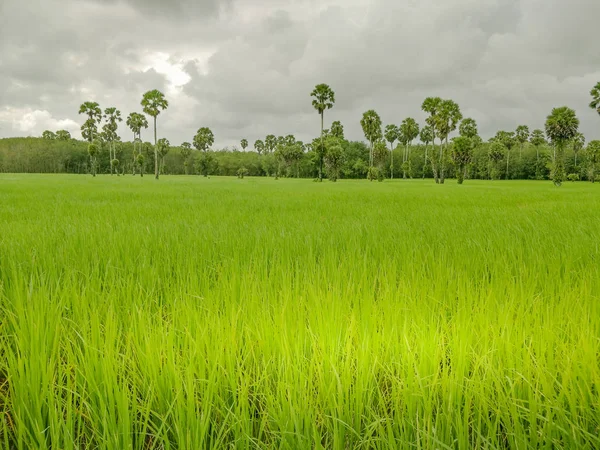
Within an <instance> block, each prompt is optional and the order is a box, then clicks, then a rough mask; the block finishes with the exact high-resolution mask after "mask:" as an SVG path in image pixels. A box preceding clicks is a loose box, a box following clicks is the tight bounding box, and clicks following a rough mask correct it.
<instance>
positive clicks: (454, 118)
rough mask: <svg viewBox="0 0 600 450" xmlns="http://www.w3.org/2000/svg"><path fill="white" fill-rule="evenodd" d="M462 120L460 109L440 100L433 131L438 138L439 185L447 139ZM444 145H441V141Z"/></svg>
mask: <svg viewBox="0 0 600 450" xmlns="http://www.w3.org/2000/svg"><path fill="white" fill-rule="evenodd" d="M461 120H462V113H461V112H460V107H459V106H458V104H457V103H456V102H454V101H453V100H442V102H441V103H440V105H439V110H438V114H437V117H436V120H435V129H436V132H437V135H438V136H439V138H440V141H441V143H442V145H440V154H439V163H438V164H439V183H440V184H444V179H445V169H446V152H447V149H448V138H449V136H450V134H451V133H452V132H453V131H454V130H456V127H457V126H458V123H459V122H460V121H461ZM444 140H445V141H446V145H445V146H444V145H443V141H444Z"/></svg>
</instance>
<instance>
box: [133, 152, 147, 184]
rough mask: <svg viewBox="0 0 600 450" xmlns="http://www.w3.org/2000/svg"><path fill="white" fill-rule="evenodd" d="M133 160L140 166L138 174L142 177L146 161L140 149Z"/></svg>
mask: <svg viewBox="0 0 600 450" xmlns="http://www.w3.org/2000/svg"><path fill="white" fill-rule="evenodd" d="M135 162H136V164H137V165H138V167H139V168H140V176H141V177H142V178H144V163H145V162H146V157H145V156H144V154H143V153H142V152H141V151H140V153H138V154H137V156H136V157H135Z"/></svg>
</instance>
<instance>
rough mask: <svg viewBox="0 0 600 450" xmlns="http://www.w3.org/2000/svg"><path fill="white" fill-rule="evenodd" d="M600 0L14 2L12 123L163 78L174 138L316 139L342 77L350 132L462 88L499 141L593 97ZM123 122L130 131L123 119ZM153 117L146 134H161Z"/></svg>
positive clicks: (125, 100) (6, 15) (21, 131)
mask: <svg viewBox="0 0 600 450" xmlns="http://www.w3.org/2000/svg"><path fill="white" fill-rule="evenodd" d="M598 17H600V1H598V0H569V1H565V0H0V137H9V136H40V135H41V133H42V132H43V131H44V130H46V129H49V130H53V131H56V130H58V129H67V130H68V131H70V132H71V133H72V135H73V137H77V138H80V136H81V134H80V131H79V127H80V125H81V124H82V123H83V121H84V117H83V116H80V115H78V111H79V105H80V104H81V103H83V102H84V101H97V102H98V103H100V105H101V107H102V108H107V107H111V106H115V107H117V108H118V109H120V110H121V111H122V113H123V116H124V117H126V116H127V115H128V114H129V113H130V112H133V111H137V112H141V106H140V101H141V98H142V95H143V93H144V92H146V91H148V90H151V89H159V90H161V91H162V92H164V93H165V95H166V97H167V99H168V101H169V108H168V109H167V110H166V111H164V112H162V113H161V115H160V116H159V118H158V134H159V137H166V138H167V139H169V140H170V142H171V144H172V145H179V144H180V143H181V142H183V141H189V142H191V141H192V139H193V136H194V134H195V133H196V130H198V128H200V127H209V128H211V129H212V130H213V132H214V134H215V145H214V147H215V148H224V147H229V148H232V147H234V146H239V141H240V139H242V138H246V139H248V140H249V141H250V143H251V144H252V143H253V142H254V141H255V140H256V139H264V137H265V136H266V135H267V134H275V135H287V134H294V135H295V136H296V137H297V139H299V140H304V141H310V140H312V138H314V137H316V136H317V135H318V134H319V130H320V118H319V116H318V114H317V112H316V111H315V110H314V109H313V108H312V105H311V98H310V92H311V91H312V89H313V88H314V86H315V85H317V84H320V83H327V84H329V85H330V86H331V88H332V89H333V90H334V92H335V97H336V104H335V106H334V108H333V109H331V110H328V111H327V112H326V113H325V123H326V127H328V126H329V125H330V124H331V122H332V121H334V120H340V121H341V122H342V123H343V125H344V127H345V131H346V137H347V138H349V139H364V137H363V134H362V131H361V128H360V118H361V116H362V114H363V112H365V111H367V110H369V109H375V110H376V111H377V112H378V113H379V114H380V116H381V118H382V121H383V123H384V125H385V124H388V123H394V124H400V123H401V122H402V120H403V119H405V118H406V117H414V118H415V119H417V121H419V122H420V123H423V121H424V118H425V114H424V113H423V112H421V104H422V102H423V99H425V98H426V97H428V96H440V97H443V98H451V99H453V100H455V101H456V102H458V104H459V105H460V107H461V110H462V112H463V115H464V116H465V117H472V118H474V119H475V120H476V121H477V122H478V124H479V131H480V134H481V136H482V137H483V138H484V139H487V138H489V137H491V136H492V135H493V134H495V132H496V131H497V130H499V129H505V130H514V129H515V128H516V127H517V126H518V125H520V124H526V125H528V126H529V127H530V128H531V129H534V128H543V126H544V122H545V118H546V116H547V115H548V114H549V113H550V112H551V110H552V108H553V107H556V106H569V107H571V108H573V109H575V111H576V112H577V115H578V117H579V119H580V121H581V126H580V130H581V131H582V132H583V133H584V134H585V135H586V137H587V139H588V141H589V140H591V139H600V116H598V114H596V113H595V112H594V111H593V110H592V109H590V108H589V107H588V104H589V102H590V100H591V98H590V94H589V92H590V90H591V89H592V87H593V86H594V85H595V84H596V83H597V82H599V81H600V51H599V50H598V37H597V28H598V27H597V21H598ZM119 134H120V135H121V137H122V138H123V139H124V140H130V139H131V137H132V134H131V132H130V131H129V130H128V129H127V128H126V126H125V124H124V123H122V124H121V127H120V129H119ZM151 136H152V131H151V129H148V130H146V131H145V132H144V133H143V134H142V138H143V139H144V140H151Z"/></svg>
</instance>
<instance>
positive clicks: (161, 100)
mask: <svg viewBox="0 0 600 450" xmlns="http://www.w3.org/2000/svg"><path fill="white" fill-rule="evenodd" d="M142 107H143V108H144V113H145V114H147V115H149V116H150V117H152V118H153V119H154V177H155V178H156V179H157V180H158V148H157V144H158V141H157V139H156V118H157V117H158V115H159V114H160V112H161V111H163V110H165V109H167V108H168V107H169V102H168V101H167V99H166V98H165V95H164V94H163V93H162V92H160V91H159V90H157V89H154V90H152V91H148V92H146V93H145V94H144V97H143V98H142Z"/></svg>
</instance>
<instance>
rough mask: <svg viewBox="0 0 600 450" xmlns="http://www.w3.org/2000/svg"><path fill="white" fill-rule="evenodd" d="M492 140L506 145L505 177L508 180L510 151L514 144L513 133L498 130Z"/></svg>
mask: <svg viewBox="0 0 600 450" xmlns="http://www.w3.org/2000/svg"><path fill="white" fill-rule="evenodd" d="M494 140H496V141H498V142H501V143H502V144H504V146H505V147H506V150H507V152H506V179H507V180H508V178H509V174H510V169H509V163H510V151H511V150H512V148H513V147H514V146H515V144H516V139H515V133H513V132H512V131H498V132H497V133H496V137H494Z"/></svg>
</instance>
